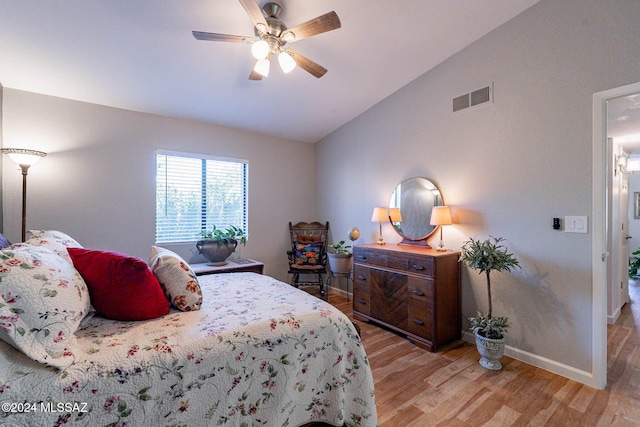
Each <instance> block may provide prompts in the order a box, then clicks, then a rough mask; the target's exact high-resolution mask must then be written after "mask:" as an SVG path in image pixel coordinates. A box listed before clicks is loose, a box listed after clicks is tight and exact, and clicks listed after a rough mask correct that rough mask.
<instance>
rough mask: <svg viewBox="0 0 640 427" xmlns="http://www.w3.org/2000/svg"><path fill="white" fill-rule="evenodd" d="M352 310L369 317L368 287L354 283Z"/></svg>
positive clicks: (369, 298) (369, 293) (369, 297)
mask: <svg viewBox="0 0 640 427" xmlns="http://www.w3.org/2000/svg"><path fill="white" fill-rule="evenodd" d="M353 309H354V310H355V311H359V312H360V313H362V314H366V315H367V316H369V315H371V292H370V291H369V285H366V284H363V283H360V282H354V284H353Z"/></svg>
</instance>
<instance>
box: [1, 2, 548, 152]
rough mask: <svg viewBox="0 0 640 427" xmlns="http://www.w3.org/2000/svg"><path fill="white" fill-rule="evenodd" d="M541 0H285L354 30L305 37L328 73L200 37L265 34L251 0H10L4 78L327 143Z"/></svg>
mask: <svg viewBox="0 0 640 427" xmlns="http://www.w3.org/2000/svg"><path fill="white" fill-rule="evenodd" d="M537 1H538V0H398V1H381V0H322V1H309V0H276V2H277V3H279V4H281V5H282V7H283V9H284V12H283V14H282V15H281V16H280V19H281V20H282V21H283V22H284V23H285V24H287V25H288V26H289V27H292V26H294V25H297V24H300V23H302V22H305V21H307V20H309V19H311V18H315V17H316V16H319V15H322V14H324V13H326V12H329V11H332V10H334V11H335V12H336V13H337V14H338V16H339V17H340V20H341V23H342V27H341V28H340V29H337V30H334V31H331V32H327V33H324V34H319V35H316V36H313V37H310V38H306V39H303V40H300V41H298V42H296V43H295V45H293V44H292V45H291V47H293V48H295V49H296V50H297V51H298V52H300V53H301V54H303V55H304V56H306V57H308V58H310V59H312V60H314V61H315V62H317V63H319V64H320V65H322V66H324V67H326V68H327V69H328V70H329V71H328V72H327V74H326V75H325V76H324V77H322V78H320V79H317V78H315V77H313V76H312V75H310V74H308V73H306V72H305V71H304V70H302V69H300V68H299V67H298V68H296V69H295V70H293V72H291V73H290V74H286V75H285V74H283V73H282V71H281V70H280V69H279V67H278V66H277V64H273V65H272V67H271V72H270V75H269V77H267V78H264V79H263V80H261V81H250V80H249V79H248V76H249V73H250V71H251V68H252V67H253V65H254V62H255V60H254V59H253V58H252V56H251V52H250V45H247V44H243V43H223V42H213V41H198V40H196V39H194V37H193V36H192V34H191V31H192V30H198V31H206V32H216V33H226V34H236V35H243V36H244V35H247V36H252V35H253V25H252V23H251V20H250V18H249V16H248V15H247V13H246V12H245V10H244V8H243V7H242V5H241V4H240V2H239V1H238V0H160V1H158V0H92V1H71V0H67V1H64V0H61V1H45V0H20V1H3V2H2V3H1V4H0V83H1V84H2V85H3V86H5V87H8V88H14V89H20V90H25V91H31V92H36V93H41V94H47V95H53V96H58V97H63V98H70V99H75V100H80V101H86V102H91V103H97V104H102V105H108V106H113V107H119V108H125V109H130V110H135V111H142V112H148V113H154V114H160V115H166V116H171V117H178V118H186V119H193V120H198V121H202V122H207V123H213V124H218V125H223V126H227V127H232V128H238V129H245V130H249V131H253V132H257V133H262V134H267V135H273V136H277V137H282V138H287V139H291V140H296V141H303V142H316V141H318V140H319V139H321V138H322V137H324V136H326V135H327V134H329V133H331V132H332V131H334V130H335V129H337V128H339V127H340V126H341V125H343V124H344V123H346V122H348V121H350V120H351V119H353V118H354V117H356V116H358V115H359V114H361V113H362V112H364V111H366V110H367V109H368V108H370V107H371V106H373V105H375V104H376V103H378V102H379V101H381V100H382V99H384V98H385V97H387V96H389V95H390V94H392V93H393V92H395V91H396V90H398V89H399V88H401V87H403V86H404V85H406V84H407V83H409V82H410V81H412V80H414V79H415V78H417V77H418V76H420V75H421V74H423V73H425V72H427V71H428V70H430V69H431V68H433V67H434V66H436V65H437V64H439V63H440V62H442V61H444V60H445V59H447V58H448V57H449V56H451V55H453V54H454V53H456V52H458V51H459V50H461V49H463V48H464V47H465V46H467V45H469V44H471V43H472V42H474V41H475V40H477V39H479V38H480V37H482V36H483V35H484V34H487V33H488V32H490V31H491V30H493V29H494V28H496V27H498V26H500V25H501V24H503V23H504V22H506V21H508V20H509V19H511V18H512V17H514V16H515V15H517V14H519V13H520V12H522V11H523V10H525V9H527V8H529V7H530V6H532V5H533V4H535V3H536V2H537ZM258 3H259V5H260V6H262V5H263V4H264V3H265V1H264V0H259V2H258ZM274 62H275V61H274Z"/></svg>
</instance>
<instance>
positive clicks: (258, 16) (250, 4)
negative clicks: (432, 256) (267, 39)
mask: <svg viewBox="0 0 640 427" xmlns="http://www.w3.org/2000/svg"><path fill="white" fill-rule="evenodd" d="M240 4H242V7H244V10H246V11H247V13H248V14H249V17H250V18H251V21H252V22H253V25H254V26H256V27H257V26H258V24H262V25H264V28H265V31H266V29H267V28H269V25H267V20H266V19H264V15H263V14H262V11H261V10H260V6H258V3H256V0H240Z"/></svg>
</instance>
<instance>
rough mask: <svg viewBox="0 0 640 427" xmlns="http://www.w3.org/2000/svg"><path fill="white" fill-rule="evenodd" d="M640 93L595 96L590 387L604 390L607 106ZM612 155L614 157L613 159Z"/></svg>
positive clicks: (608, 271)
mask: <svg viewBox="0 0 640 427" xmlns="http://www.w3.org/2000/svg"><path fill="white" fill-rule="evenodd" d="M636 93H640V82H638V83H634V84H630V85H626V86H622V87H618V88H614V89H610V90H606V91H602V92H598V93H595V94H594V95H593V178H592V179H593V182H592V183H593V186H592V187H593V198H592V203H593V204H592V216H593V240H592V273H593V283H592V297H593V301H592V314H593V318H592V319H593V324H592V333H593V334H592V371H591V372H592V377H591V381H590V383H589V385H591V386H593V387H596V388H600V389H604V388H605V386H606V384H607V307H608V303H609V298H610V296H609V292H608V286H607V284H608V277H611V275H612V273H613V271H612V269H613V268H614V267H612V264H614V263H616V267H615V268H618V267H617V266H618V265H619V262H620V260H619V258H617V259H615V260H613V259H610V258H611V253H610V247H611V246H610V242H611V241H612V239H613V236H614V233H616V234H617V231H618V230H612V229H611V227H609V226H608V223H609V218H610V215H611V209H610V207H611V204H612V201H611V194H610V191H608V190H607V188H608V186H609V185H610V181H611V178H612V176H613V170H612V167H610V165H613V164H614V162H613V161H610V160H611V159H612V153H613V147H612V146H611V145H609V143H608V141H607V137H608V136H609V135H608V133H607V103H608V102H609V101H612V100H614V99H616V98H620V97H624V96H629V95H633V94H636ZM610 153H611V155H609V154H610ZM614 166H615V165H614Z"/></svg>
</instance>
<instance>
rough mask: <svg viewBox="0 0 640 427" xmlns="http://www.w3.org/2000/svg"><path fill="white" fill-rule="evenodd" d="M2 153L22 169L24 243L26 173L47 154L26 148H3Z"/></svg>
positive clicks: (23, 230)
mask: <svg viewBox="0 0 640 427" xmlns="http://www.w3.org/2000/svg"><path fill="white" fill-rule="evenodd" d="M2 152H3V153H4V154H7V155H8V156H9V158H10V159H11V160H13V161H14V162H16V163H17V164H19V165H20V168H21V169H22V241H23V242H24V241H25V240H26V234H27V171H28V170H29V167H31V166H32V165H34V164H36V163H37V162H38V160H40V159H41V158H42V157H44V156H46V155H47V153H44V152H42V151H36V150H28V149H26V148H3V149H2Z"/></svg>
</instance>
